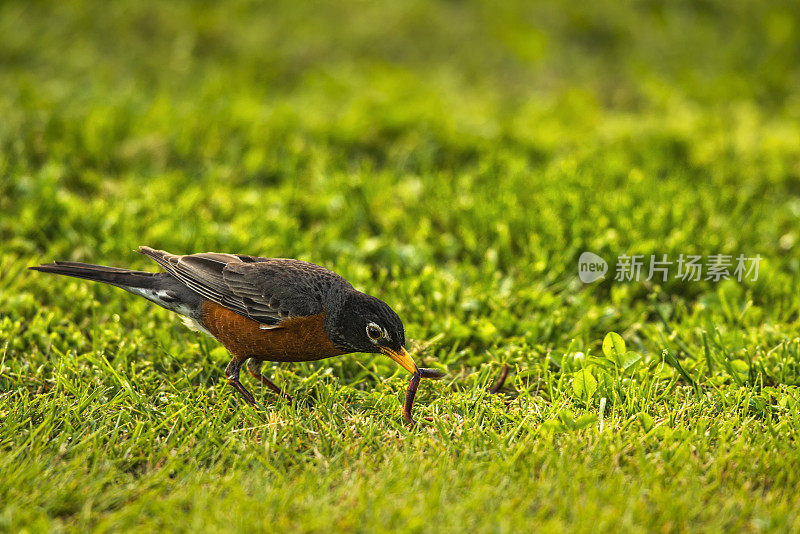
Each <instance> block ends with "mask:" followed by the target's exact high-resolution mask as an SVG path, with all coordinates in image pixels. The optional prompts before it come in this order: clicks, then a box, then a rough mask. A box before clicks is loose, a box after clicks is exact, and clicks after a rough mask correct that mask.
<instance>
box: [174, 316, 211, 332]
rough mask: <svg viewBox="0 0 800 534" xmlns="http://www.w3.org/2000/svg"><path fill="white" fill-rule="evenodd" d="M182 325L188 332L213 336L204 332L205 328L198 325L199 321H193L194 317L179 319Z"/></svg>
mask: <svg viewBox="0 0 800 534" xmlns="http://www.w3.org/2000/svg"><path fill="white" fill-rule="evenodd" d="M181 320H182V321H183V324H184V325H185V326H186V328H188V329H189V330H194V331H195V332H202V333H203V334H208V335H209V336H211V337H214V334H212V333H211V332H209V331H208V330H206V327H205V326H203V325H202V324H200V321H198V320H197V319H195V318H194V317H181Z"/></svg>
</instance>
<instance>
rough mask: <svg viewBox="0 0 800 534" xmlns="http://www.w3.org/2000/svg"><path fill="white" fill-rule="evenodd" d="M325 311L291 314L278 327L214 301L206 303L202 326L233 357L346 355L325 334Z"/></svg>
mask: <svg viewBox="0 0 800 534" xmlns="http://www.w3.org/2000/svg"><path fill="white" fill-rule="evenodd" d="M324 321H325V314H324V313H320V314H318V315H311V316H309V317H291V318H289V319H286V320H285V321H283V322H282V323H281V325H280V327H279V328H272V329H263V328H261V323H259V322H257V321H254V320H252V319H250V318H248V317H244V316H242V315H239V314H238V313H236V312H234V311H232V310H229V309H228V308H225V307H224V306H220V305H219V304H217V303H215V302H211V301H206V302H204V303H203V308H202V323H203V326H204V327H205V328H206V329H207V330H208V331H209V332H211V333H212V334H213V335H214V337H215V338H217V339H218V340H219V341H220V342H221V343H222V344H223V345H225V348H226V349H228V350H229V351H230V352H231V354H233V355H234V356H240V357H242V358H245V357H256V358H260V359H263V360H269V361H273V362H304V361H309V360H321V359H322V358H329V357H331V356H338V355H340V354H344V351H342V350H341V349H339V348H338V347H336V346H335V345H334V344H333V343H332V342H331V340H330V339H328V336H327V335H325V330H324V328H323V324H324Z"/></svg>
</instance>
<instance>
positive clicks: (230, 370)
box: [225, 357, 256, 407]
mask: <svg viewBox="0 0 800 534" xmlns="http://www.w3.org/2000/svg"><path fill="white" fill-rule="evenodd" d="M244 361H245V360H244V359H242V358H236V357H234V358H233V359H232V360H231V363H229V364H228V366H227V367H226V368H225V378H227V379H228V384H230V385H232V386H233V387H234V389H235V390H236V391H238V392H239V394H240V395H241V396H242V397H244V400H245V401H246V402H247V404H249V405H250V406H254V407H255V406H256V399H255V397H253V395H252V394H251V393H250V392H249V391H247V390H246V389H245V387H244V386H243V385H242V383H241V382H239V370H240V369H241V368H242V364H244Z"/></svg>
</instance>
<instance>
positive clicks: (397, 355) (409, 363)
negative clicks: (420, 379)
mask: <svg viewBox="0 0 800 534" xmlns="http://www.w3.org/2000/svg"><path fill="white" fill-rule="evenodd" d="M381 352H383V353H384V354H385V355H387V356H388V357H390V358H391V359H393V360H394V361H396V362H397V363H399V364H400V366H401V367H402V368H403V369H405V370H406V371H408V372H409V373H411V374H413V375H415V374H417V373H419V370H418V369H417V364H415V363H414V360H412V359H411V356H409V354H408V352H406V349H404V348H403V347H400V352H395V351H393V350H392V349H387V348H386V347H381Z"/></svg>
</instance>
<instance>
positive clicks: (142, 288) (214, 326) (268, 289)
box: [31, 247, 441, 424]
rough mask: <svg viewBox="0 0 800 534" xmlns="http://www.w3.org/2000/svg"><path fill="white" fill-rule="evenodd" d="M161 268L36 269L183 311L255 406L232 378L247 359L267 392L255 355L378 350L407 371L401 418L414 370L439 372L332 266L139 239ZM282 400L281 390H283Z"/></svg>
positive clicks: (297, 356) (278, 357) (305, 357)
mask: <svg viewBox="0 0 800 534" xmlns="http://www.w3.org/2000/svg"><path fill="white" fill-rule="evenodd" d="M139 252H141V253H142V254H145V255H147V256H149V257H150V258H152V259H153V260H154V261H155V262H156V263H158V264H159V265H160V266H161V267H163V268H164V270H165V271H166V272H163V273H149V272H144V271H132V270H129V269H119V268H116V267H105V266H101V265H90V264H86V263H77V262H71V261H57V262H54V263H48V264H43V265H39V266H37V267H31V269H33V270H36V271H41V272H45V273H53V274H63V275H67V276H74V277H76V278H85V279H87V280H94V281H97V282H104V283H106V284H111V285H113V286H117V287H120V288H122V289H124V290H126V291H129V292H131V293H133V294H135V295H139V296H142V297H144V298H146V299H148V300H150V301H152V302H155V303H156V304H158V305H159V306H161V307H163V308H166V309H168V310H170V311H173V312H175V313H177V314H179V315H181V316H183V320H184V323H185V324H186V325H187V326H188V327H189V328H192V329H193V330H198V331H200V332H204V333H206V334H209V335H211V336H213V337H214V338H216V339H217V340H219V341H220V342H221V343H222V344H223V345H224V346H225V348H226V349H228V351H230V353H231V354H232V355H233V359H232V360H231V362H230V363H229V364H228V366H227V367H226V368H225V376H226V378H227V379H228V383H229V384H231V385H232V386H233V387H234V388H235V389H236V391H238V392H239V393H240V394H241V395H242V397H244V400H245V401H247V402H248V403H249V404H250V405H253V406H255V404H256V401H255V398H254V397H253V395H252V394H251V393H250V392H249V391H247V389H245V387H244V386H243V385H242V383H241V382H240V381H239V371H240V369H241V367H242V365H243V364H244V363H245V362H247V370H248V371H249V372H250V374H251V375H253V377H254V378H256V379H258V380H260V381H261V382H262V383H263V384H264V385H266V386H267V387H268V388H270V389H271V390H272V391H274V392H275V393H277V394H281V390H280V388H279V387H278V386H276V385H275V384H274V383H273V382H272V381H271V380H269V379H268V378H267V377H265V376H264V375H262V374H261V364H262V363H263V362H264V361H273V362H305V361H313V360H321V359H323V358H329V357H331V356H338V355H341V354H347V353H351V352H371V353H382V354H385V355H387V356H389V357H390V358H391V359H393V360H394V361H396V362H397V363H398V364H400V365H401V366H402V367H403V368H404V369H406V370H407V371H408V372H410V373H412V375H413V376H412V379H411V383H410V384H409V387H408V391H407V394H406V402H405V405H404V410H403V411H404V415H405V418H406V421H407V422H408V423H409V424H412V423H413V422H414V419H413V417H412V416H411V407H412V405H413V401H414V395H415V393H416V389H417V385H418V384H419V379H420V378H422V377H427V378H439V377H440V376H441V374H440V373H439V372H438V371H436V370H433V369H421V368H418V367H417V366H416V364H415V363H414V360H412V359H411V356H409V354H408V352H407V351H406V349H405V348H404V345H405V341H406V337H405V329H404V327H403V322H402V321H401V320H400V317H398V316H397V314H396V313H395V312H394V311H393V310H392V309H391V308H390V307H389V306H388V305H387V304H386V303H385V302H383V301H381V300H379V299H377V298H375V297H372V296H370V295H367V294H365V293H361V292H360V291H357V290H356V289H354V288H353V286H352V285H351V284H350V283H349V282H347V280H345V279H344V278H342V277H341V276H339V275H338V274H336V273H334V272H333V271H330V270H328V269H325V268H324V267H320V266H319V265H315V264H313V263H308V262H305V261H300V260H292V259H278V258H261V257H257V256H245V255H242V254H220V253H216V252H207V253H202V254H189V255H185V256H177V255H175V254H170V253H168V252H165V251H163V250H155V249H152V248H150V247H139ZM286 397H287V398H289V399H290V400H291V398H290V397H288V396H286Z"/></svg>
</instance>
